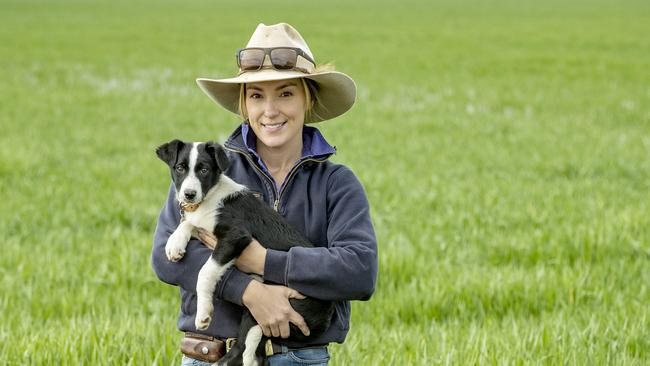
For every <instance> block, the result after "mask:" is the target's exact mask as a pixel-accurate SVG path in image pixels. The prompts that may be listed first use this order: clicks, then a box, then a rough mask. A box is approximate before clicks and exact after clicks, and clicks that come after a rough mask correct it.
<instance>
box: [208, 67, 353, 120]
mask: <svg viewBox="0 0 650 366" xmlns="http://www.w3.org/2000/svg"><path fill="white" fill-rule="evenodd" d="M297 78H305V79H311V80H313V81H315V82H316V83H317V84H318V98H319V101H320V103H316V104H315V105H314V107H313V109H312V113H311V118H310V119H309V120H305V123H313V122H321V121H325V120H328V119H332V118H334V117H338V116H340V115H342V114H343V113H345V112H347V111H348V110H349V109H350V108H351V107H352V105H353V104H354V100H355V97H356V90H357V87H356V85H355V83H354V80H352V78H350V77H349V76H347V75H346V74H344V73H342V72H338V71H323V72H315V73H312V74H305V73H302V72H299V71H279V70H275V69H265V70H260V71H255V72H247V73H243V74H241V75H239V76H237V77H234V78H228V79H207V78H198V79H196V83H197V84H198V85H199V87H200V88H201V90H203V92H204V93H205V94H207V95H208V96H209V97H210V98H211V99H212V100H214V101H215V102H217V103H218V104H219V105H221V106H222V107H224V108H226V109H227V110H229V111H231V112H233V113H235V114H239V89H240V85H241V84H244V83H255V82H263V81H278V80H289V79H297Z"/></svg>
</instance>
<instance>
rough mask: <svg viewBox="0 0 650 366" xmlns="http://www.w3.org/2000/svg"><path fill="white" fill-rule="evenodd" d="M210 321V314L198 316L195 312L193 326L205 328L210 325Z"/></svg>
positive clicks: (200, 328) (199, 328)
mask: <svg viewBox="0 0 650 366" xmlns="http://www.w3.org/2000/svg"><path fill="white" fill-rule="evenodd" d="M211 321H212V316H210V315H203V316H200V315H199V314H196V319H194V326H195V327H196V329H198V330H206V329H208V327H209V326H210V322H211Z"/></svg>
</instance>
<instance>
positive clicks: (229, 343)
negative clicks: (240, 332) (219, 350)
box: [226, 338, 237, 353]
mask: <svg viewBox="0 0 650 366" xmlns="http://www.w3.org/2000/svg"><path fill="white" fill-rule="evenodd" d="M235 343H237V338H226V353H228V352H230V350H231V349H232V347H233V346H234V345H235Z"/></svg>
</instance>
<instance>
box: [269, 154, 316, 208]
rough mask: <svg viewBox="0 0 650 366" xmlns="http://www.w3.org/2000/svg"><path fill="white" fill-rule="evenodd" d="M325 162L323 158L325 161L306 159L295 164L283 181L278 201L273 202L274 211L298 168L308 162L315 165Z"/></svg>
mask: <svg viewBox="0 0 650 366" xmlns="http://www.w3.org/2000/svg"><path fill="white" fill-rule="evenodd" d="M325 160H327V158H325V159H311V158H307V159H305V160H302V161H300V162H299V163H298V164H296V166H294V167H293V169H291V171H290V172H289V175H288V176H287V178H285V179H284V184H283V185H282V187H281V188H280V192H278V199H277V200H276V201H275V203H276V205H275V210H276V211H277V210H278V208H277V206H279V203H280V200H281V199H282V194H283V193H284V192H285V191H286V190H287V187H288V186H289V184H290V183H291V180H292V179H293V177H294V176H295V175H296V172H297V171H298V168H300V166H302V165H303V164H304V163H306V162H308V161H313V162H316V163H322V162H324V161H325Z"/></svg>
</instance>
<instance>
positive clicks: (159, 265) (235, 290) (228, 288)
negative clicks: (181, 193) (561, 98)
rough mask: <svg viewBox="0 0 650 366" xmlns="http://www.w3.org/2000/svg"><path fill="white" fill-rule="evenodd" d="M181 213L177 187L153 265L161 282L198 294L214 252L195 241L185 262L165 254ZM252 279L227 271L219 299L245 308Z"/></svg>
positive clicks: (161, 220)
mask: <svg viewBox="0 0 650 366" xmlns="http://www.w3.org/2000/svg"><path fill="white" fill-rule="evenodd" d="M180 218H181V217H180V211H179V209H178V202H177V201H176V198H175V194H174V186H173V185H172V186H171V187H170V189H169V196H168V197H167V201H166V202H165V205H164V206H163V208H162V210H161V212H160V216H159V217H158V224H157V225H156V231H155V233H154V238H153V250H152V253H151V265H152V267H153V270H154V272H156V275H157V276H158V278H159V279H160V280H161V281H163V282H165V283H168V284H170V285H174V286H180V287H182V288H183V289H185V290H187V291H191V292H196V280H197V278H198V276H199V271H200V270H201V267H203V265H204V264H205V262H206V261H207V260H208V258H209V257H210V254H211V253H212V251H211V250H210V249H209V248H208V247H206V246H205V245H203V244H201V242H199V241H198V240H196V239H191V240H190V241H189V243H188V244H187V249H186V252H185V255H184V256H183V259H181V260H180V261H178V262H171V261H169V260H168V259H167V255H166V254H165V244H167V239H168V238H169V236H170V235H171V234H172V233H173V232H174V230H176V227H177V226H178V224H179V222H180ZM250 281H251V278H250V277H249V276H248V275H246V274H244V273H242V272H240V271H239V270H237V269H236V268H235V267H232V268H230V269H228V271H226V273H225V274H224V276H223V278H222V279H221V281H219V283H218V284H217V288H216V290H215V295H216V297H217V298H220V299H223V300H226V301H229V302H232V303H235V304H238V305H242V303H241V297H242V294H243V293H244V289H246V286H248V283H249V282H250Z"/></svg>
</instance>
